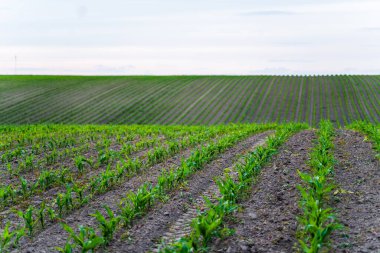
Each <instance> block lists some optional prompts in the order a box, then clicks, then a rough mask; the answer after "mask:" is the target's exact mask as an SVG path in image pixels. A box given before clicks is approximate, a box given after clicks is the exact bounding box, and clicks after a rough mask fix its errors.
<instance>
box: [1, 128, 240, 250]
mask: <svg viewBox="0 0 380 253" xmlns="http://www.w3.org/2000/svg"><path fill="white" fill-rule="evenodd" d="M185 128H186V127H185ZM240 128H241V127H240V126H220V127H211V128H207V129H205V131H198V133H197V134H192V135H188V136H187V137H186V138H184V139H183V140H182V141H181V142H170V143H167V144H166V145H164V146H158V147H155V148H154V149H153V150H152V151H151V152H148V154H147V157H146V161H140V160H139V159H128V158H125V159H121V161H120V162H118V163H116V167H115V168H111V167H110V166H109V165H110V164H108V163H109V161H107V162H106V164H105V166H106V167H107V169H106V170H105V171H104V172H102V173H100V174H98V175H96V176H94V177H92V178H90V180H89V182H88V183H86V184H83V183H78V182H77V181H76V180H73V176H72V175H71V176H67V174H65V173H61V171H58V172H54V171H53V172H51V173H52V174H54V173H55V174H57V173H58V174H57V175H55V174H54V177H49V182H53V183H54V180H50V179H52V178H53V179H57V180H58V181H59V180H62V185H64V186H65V190H64V191H63V192H58V193H57V194H56V197H55V198H53V199H52V200H51V202H50V203H48V202H45V201H43V202H42V204H40V205H39V207H37V206H29V208H27V209H26V210H25V211H19V212H18V214H19V216H20V217H21V218H22V219H23V220H24V226H23V227H19V228H18V229H15V230H13V232H12V233H13V234H14V237H15V238H17V237H18V236H17V235H21V234H23V233H25V232H26V231H27V232H28V234H29V235H33V234H34V231H35V229H36V227H40V228H42V229H43V228H44V227H45V225H46V224H47V223H48V222H49V221H57V220H60V219H62V217H63V215H64V214H68V213H69V212H72V211H73V210H74V209H75V208H79V207H82V206H84V205H86V203H88V202H89V201H90V200H91V199H92V198H93V197H94V196H95V195H96V194H99V193H103V192H105V191H107V190H108V189H110V188H111V187H113V186H115V185H116V184H120V183H121V182H122V180H123V179H124V178H128V177H131V176H133V175H134V174H136V173H138V172H139V171H141V170H142V169H143V168H147V167H149V166H151V165H153V164H155V163H158V162H160V161H162V160H163V159H165V158H167V157H169V156H172V155H173V154H175V153H178V152H179V151H180V150H182V149H184V148H186V147H188V146H193V145H196V144H197V143H201V142H207V141H208V140H210V139H211V138H214V137H215V136H219V135H223V134H224V133H225V132H231V131H232V132H234V131H236V129H240ZM201 129H204V128H200V127H198V130H201ZM107 164H108V165H107ZM39 181H40V180H39ZM39 181H37V185H38V186H41V185H42V184H41V183H40V182H39ZM43 185H45V184H43ZM49 186H51V184H50V185H49ZM49 186H47V187H44V189H46V188H48V187H49ZM24 188H25V189H24ZM34 188H35V187H30V186H28V185H23V184H22V185H21V188H20V190H19V191H17V193H19V192H20V194H21V197H26V196H30V195H31V193H33V191H32V189H33V190H35V189H34ZM33 194H35V192H34V193H33ZM12 225H14V224H12ZM7 228H8V225H7V226H6V229H5V230H4V231H6V230H7ZM17 241H18V239H17V240H16V241H15V242H16V243H17Z"/></svg>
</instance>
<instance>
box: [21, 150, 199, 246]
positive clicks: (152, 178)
mask: <svg viewBox="0 0 380 253" xmlns="http://www.w3.org/2000/svg"><path fill="white" fill-rule="evenodd" d="M192 150H193V149H187V150H185V151H184V152H182V153H180V154H178V155H175V156H174V157H172V158H170V159H168V160H167V161H166V162H164V163H161V164H157V165H155V166H153V167H151V168H149V169H148V170H147V171H144V172H143V174H141V175H138V176H136V177H133V178H131V179H130V180H128V181H127V182H125V183H124V184H122V185H120V186H119V187H117V188H115V189H112V190H110V191H108V192H106V193H105V194H103V195H100V196H98V197H97V198H96V199H94V200H93V201H92V202H91V203H89V204H88V205H86V206H85V207H83V208H81V209H78V210H76V211H74V212H73V213H71V214H70V215H69V216H67V217H66V218H65V219H64V221H63V222H65V223H67V224H68V225H69V226H71V227H73V228H76V227H77V226H78V225H84V226H91V227H96V220H95V219H94V217H92V216H91V215H90V214H92V213H95V211H96V210H100V211H103V206H104V205H108V206H109V207H110V208H111V209H112V210H113V211H116V210H117V209H118V204H119V202H120V200H121V199H122V198H123V197H125V195H126V193H127V192H129V191H130V190H133V189H137V188H138V187H139V186H140V185H142V184H143V183H145V182H151V183H152V184H155V183H156V182H157V178H158V176H159V175H160V174H161V172H162V170H163V169H166V168H170V167H172V166H179V165H180V163H181V160H182V159H184V158H185V159H186V158H187V157H188V156H190V154H191V151H192ZM67 236H68V235H67V233H66V232H65V231H64V230H63V229H62V227H61V225H60V224H53V225H52V226H50V227H48V228H47V229H45V230H44V231H42V232H41V233H39V234H38V235H36V236H35V237H34V238H33V239H32V240H31V241H29V242H28V241H26V240H24V241H23V242H21V243H22V245H21V250H20V251H21V252H38V253H44V252H52V251H54V247H55V246H63V245H64V244H65V242H66V239H67Z"/></svg>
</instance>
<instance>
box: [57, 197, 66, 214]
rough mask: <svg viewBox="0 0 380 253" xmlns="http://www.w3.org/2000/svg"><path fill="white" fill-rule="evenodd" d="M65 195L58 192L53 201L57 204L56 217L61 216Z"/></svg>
mask: <svg viewBox="0 0 380 253" xmlns="http://www.w3.org/2000/svg"><path fill="white" fill-rule="evenodd" d="M64 199H65V195H64V194H62V193H58V195H57V197H56V199H55V202H56V204H57V207H58V217H59V218H62V215H63V209H64V207H65V201H64Z"/></svg>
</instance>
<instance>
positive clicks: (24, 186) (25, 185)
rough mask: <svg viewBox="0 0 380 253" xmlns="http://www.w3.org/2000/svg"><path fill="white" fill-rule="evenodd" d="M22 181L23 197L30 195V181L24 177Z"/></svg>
mask: <svg viewBox="0 0 380 253" xmlns="http://www.w3.org/2000/svg"><path fill="white" fill-rule="evenodd" d="M20 181H21V195H22V196H23V197H27V196H28V195H29V187H28V181H27V180H26V179H25V178H23V177H21V178H20Z"/></svg>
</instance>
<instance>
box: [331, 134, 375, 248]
mask: <svg viewBox="0 0 380 253" xmlns="http://www.w3.org/2000/svg"><path fill="white" fill-rule="evenodd" d="M335 158H336V159H337V162H338V163H337V165H336V166H335V170H334V171H335V176H334V180H335V182H336V183H337V184H338V185H337V187H338V191H339V193H338V194H335V196H334V200H335V205H334V206H333V207H334V208H336V213H337V216H338V219H339V220H340V222H341V223H342V224H343V225H345V227H346V228H345V229H344V230H342V231H337V232H336V233H335V234H334V235H333V236H332V245H333V246H334V247H333V249H332V252H380V211H379V210H380V162H379V160H377V159H376V158H375V151H374V150H373V149H372V145H371V143H370V142H366V141H364V137H363V136H362V135H361V134H359V133H356V132H353V131H346V130H340V131H338V135H337V137H336V139H335Z"/></svg>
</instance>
